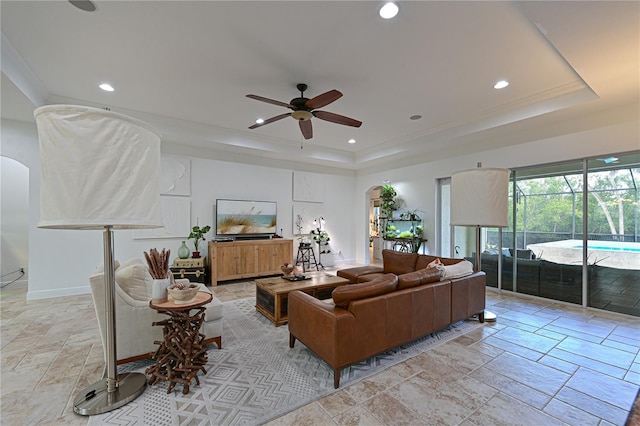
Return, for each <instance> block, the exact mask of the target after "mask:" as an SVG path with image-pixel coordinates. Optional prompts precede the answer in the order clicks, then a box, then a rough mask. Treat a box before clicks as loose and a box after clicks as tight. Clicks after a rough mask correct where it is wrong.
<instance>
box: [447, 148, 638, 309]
mask: <svg viewBox="0 0 640 426" xmlns="http://www.w3.org/2000/svg"><path fill="white" fill-rule="evenodd" d="M443 182H444V181H443ZM439 186H440V187H441V188H442V187H443V185H439ZM445 186H446V185H445ZM638 186H640V152H635V153H630V154H625V155H617V156H611V157H606V158H595V159H585V160H579V161H571V162H564V163H556V164H548V165H542V166H536V167H528V168H521V169H516V170H512V175H511V187H510V193H509V195H508V197H509V199H510V204H509V205H510V206H511V208H510V212H509V222H510V225H509V227H508V228H505V229H504V230H503V232H502V234H503V239H502V244H500V242H499V240H498V230H497V229H485V230H483V231H482V234H481V250H482V252H481V253H482V254H481V268H482V270H483V271H485V272H486V274H487V286H490V287H498V286H499V284H498V282H499V279H500V276H501V284H500V286H501V288H502V289H503V290H509V291H515V292H518V293H524V294H530V295H533V296H540V297H545V298H548V299H553V300H558V301H563V302H569V303H573V304H576V305H582V306H591V307H595V308H599V309H605V310H610V311H614V312H619V313H625V314H631V315H635V316H640V237H639V236H638V231H639V228H640V214H639V209H640V207H639V206H640V202H639V195H638V193H639V191H638ZM442 201H443V203H441V204H440V206H441V209H440V212H441V213H442V212H443V209H444V201H445V197H443V198H442ZM446 210H447V213H446V214H447V216H446V217H447V220H446V222H445V221H443V222H442V223H441V225H442V227H441V228H440V229H441V241H447V242H449V243H450V244H449V245H450V247H451V252H452V255H453V256H452V257H464V258H467V259H468V260H470V261H472V262H474V261H475V253H474V252H475V232H474V229H473V228H464V227H455V228H454V230H453V236H450V234H447V233H451V232H452V231H451V229H450V227H449V226H447V227H446V228H449V229H445V227H444V225H447V224H448V206H447V207H446ZM499 259H501V263H502V266H501V267H499V266H498V265H499V262H498V260H499Z"/></svg>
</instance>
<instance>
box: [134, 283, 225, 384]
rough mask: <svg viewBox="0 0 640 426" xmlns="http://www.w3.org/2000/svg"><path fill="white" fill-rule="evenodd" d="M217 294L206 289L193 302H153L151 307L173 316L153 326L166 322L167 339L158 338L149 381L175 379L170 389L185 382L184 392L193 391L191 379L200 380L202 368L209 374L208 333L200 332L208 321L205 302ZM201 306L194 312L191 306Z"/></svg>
mask: <svg viewBox="0 0 640 426" xmlns="http://www.w3.org/2000/svg"><path fill="white" fill-rule="evenodd" d="M212 299H213V295H212V294H211V293H206V292H204V291H201V292H198V293H197V294H196V297H195V299H194V300H193V302H191V303H189V304H184V305H176V304H175V303H173V302H162V303H153V302H149V307H150V308H151V309H155V310H156V311H158V313H160V314H166V315H168V316H169V318H167V319H165V320H162V321H156V322H154V323H153V324H152V325H153V326H162V327H163V329H162V334H163V337H164V340H163V341H155V342H154V343H156V344H157V345H159V347H158V350H156V353H155V354H154V355H153V359H155V360H156V364H155V365H152V366H150V367H148V368H147V369H146V370H145V373H146V374H147V375H148V376H149V384H150V385H153V384H155V383H156V382H157V381H158V380H166V381H169V382H171V383H170V384H169V389H167V393H170V392H171V390H172V389H173V388H174V387H175V385H176V384H178V383H180V384H182V393H183V394H185V395H186V394H188V393H189V386H190V385H191V380H192V379H195V380H196V384H198V385H199V384H200V381H199V380H198V372H199V371H202V372H203V374H207V370H205V368H204V366H205V365H206V364H207V351H206V349H205V347H204V344H203V340H204V339H205V335H204V334H202V333H200V328H201V327H202V323H203V321H204V311H205V308H204V305H206V304H207V303H209V302H211V300H212ZM192 309H197V312H196V313H195V314H194V315H191V310H192Z"/></svg>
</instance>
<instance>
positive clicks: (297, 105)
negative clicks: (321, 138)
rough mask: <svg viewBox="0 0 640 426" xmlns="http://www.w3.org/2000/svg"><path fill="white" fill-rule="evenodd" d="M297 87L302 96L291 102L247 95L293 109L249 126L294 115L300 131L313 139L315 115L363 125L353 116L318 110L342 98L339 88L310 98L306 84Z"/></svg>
mask: <svg viewBox="0 0 640 426" xmlns="http://www.w3.org/2000/svg"><path fill="white" fill-rule="evenodd" d="M296 87H297V89H298V90H299V91H300V96H299V97H297V98H293V99H291V101H289V103H286V102H280V101H276V100H274V99H269V98H265V97H263V96H258V95H247V98H250V99H255V100H256V101H261V102H266V103H268V104H272V105H278V106H281V107H285V108H289V109H290V110H292V111H293V112H288V113H285V114H280V115H276V116H275V117H271V118H269V119H267V120H264V121H263V122H262V123H258V122H256V124H254V125H252V126H249V129H257V128H258V127H262V126H264V125H266V124H269V123H273V122H274V121H278V120H282V119H283V118H285V117H292V118H294V119H295V120H297V121H298V122H299V123H300V131H301V132H302V135H303V136H304V138H305V139H311V138H312V137H313V127H312V125H311V119H312V118H313V117H317V118H319V119H320V120H324V121H329V122H331V123H336V124H342V125H344V126H351V127H360V126H361V125H362V122H361V121H358V120H355V119H353V118H349V117H345V116H343V115H339V114H334V113H332V112H328V111H319V110H318V108H322V107H324V106H327V105H329V104H330V103H332V102H335V101H337V100H338V99H340V98H341V97H342V93H341V92H339V91H338V90H335V89H333V90H329V91H328V92H325V93H322V94H320V95H318V96H316V97H314V98H311V99H309V98H305V97H304V91H305V90H307V85H306V84H304V83H299V84H298V85H297V86H296Z"/></svg>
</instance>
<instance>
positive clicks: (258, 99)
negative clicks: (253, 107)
mask: <svg viewBox="0 0 640 426" xmlns="http://www.w3.org/2000/svg"><path fill="white" fill-rule="evenodd" d="M247 98H251V99H255V100H256V101H262V102H266V103H268V104H273V105H278V106H283V107H285V108H291V109H295V107H294V106H293V105H291V104H287V103H285V102H280V101H276V100H273V99H269V98H265V97H262V96H258V95H247Z"/></svg>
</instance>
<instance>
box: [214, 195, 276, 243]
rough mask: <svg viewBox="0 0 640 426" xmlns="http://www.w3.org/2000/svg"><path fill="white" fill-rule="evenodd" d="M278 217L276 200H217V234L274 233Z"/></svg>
mask: <svg viewBox="0 0 640 426" xmlns="http://www.w3.org/2000/svg"><path fill="white" fill-rule="evenodd" d="M276 218H277V203H276V202H275V201H248V200H225V199H217V200H216V235H228V236H231V235H243V236H251V235H255V236H267V235H273V234H275V233H276Z"/></svg>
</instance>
